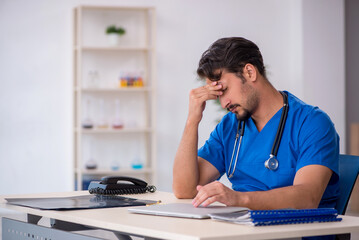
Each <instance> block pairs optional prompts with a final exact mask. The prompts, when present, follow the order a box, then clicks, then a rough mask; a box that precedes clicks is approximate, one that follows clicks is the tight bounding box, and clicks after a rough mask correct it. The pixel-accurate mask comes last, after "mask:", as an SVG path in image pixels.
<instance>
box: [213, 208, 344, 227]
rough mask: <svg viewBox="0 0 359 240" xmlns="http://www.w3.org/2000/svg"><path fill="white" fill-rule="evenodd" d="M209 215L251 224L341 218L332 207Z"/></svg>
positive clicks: (334, 219) (290, 222)
mask: <svg viewBox="0 0 359 240" xmlns="http://www.w3.org/2000/svg"><path fill="white" fill-rule="evenodd" d="M210 217H211V218H212V219H214V220H220V221H226V222H232V223H238V224H246V225H252V226H266V225H279V224H297V223H313V222H337V221H341V220H342V218H339V217H338V211H337V210H336V209H334V208H315V209H279V210H247V211H239V212H231V213H218V214H211V215H210Z"/></svg>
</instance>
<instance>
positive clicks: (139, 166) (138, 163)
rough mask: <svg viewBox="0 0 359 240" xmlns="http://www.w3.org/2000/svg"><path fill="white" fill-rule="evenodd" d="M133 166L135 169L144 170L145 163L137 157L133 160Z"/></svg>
mask: <svg viewBox="0 0 359 240" xmlns="http://www.w3.org/2000/svg"><path fill="white" fill-rule="evenodd" d="M131 166H132V168H133V169H142V168H143V163H142V160H141V158H140V157H138V156H136V157H134V158H133V160H132V163H131Z"/></svg>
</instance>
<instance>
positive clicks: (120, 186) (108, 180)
mask: <svg viewBox="0 0 359 240" xmlns="http://www.w3.org/2000/svg"><path fill="white" fill-rule="evenodd" d="M155 191H156V187H155V186H151V185H148V184H147V183H146V182H145V181H143V180H141V179H137V178H132V177H123V176H117V177H103V178H101V181H91V183H90V185H89V192H90V193H91V194H97V195H120V194H138V193H146V192H155Z"/></svg>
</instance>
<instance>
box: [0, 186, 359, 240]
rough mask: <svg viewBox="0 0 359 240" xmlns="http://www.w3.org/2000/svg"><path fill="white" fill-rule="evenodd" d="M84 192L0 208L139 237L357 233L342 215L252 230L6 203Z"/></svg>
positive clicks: (167, 198)
mask: <svg viewBox="0 0 359 240" xmlns="http://www.w3.org/2000/svg"><path fill="white" fill-rule="evenodd" d="M84 194H88V193H87V192H68V193H52V194H32V195H16V196H15V195H12V196H1V197H0V208H5V209H12V210H15V211H18V212H22V213H26V214H31V215H36V216H41V217H46V218H50V219H56V220H60V221H65V222H69V223H73V224H76V223H77V224H82V225H86V226H90V227H92V228H94V229H106V230H109V231H113V232H122V233H128V234H130V235H137V236H138V235H141V236H145V237H148V238H158V239H178V240H186V239H188V240H200V239H208V240H209V239H211V240H213V239H221V240H229V239H281V238H296V237H301V236H316V235H330V234H342V233H350V232H354V231H358V230H359V217H350V216H342V217H343V220H342V221H341V222H329V223H313V224H295V225H278V226H265V227H253V226H243V225H237V224H231V223H224V222H217V221H213V220H210V219H206V220H195V219H184V218H172V217H160V216H150V215H142V214H133V213H129V212H128V211H127V208H104V209H91V210H76V211H44V210H38V209H32V208H27V207H20V206H14V205H10V204H7V203H6V200H5V199H4V198H6V197H66V196H74V195H84ZM126 196H128V197H133V198H139V199H149V200H161V201H162V202H163V203H172V202H190V200H178V199H176V198H175V197H174V195H173V194H172V193H164V192H156V193H148V194H141V195H126Z"/></svg>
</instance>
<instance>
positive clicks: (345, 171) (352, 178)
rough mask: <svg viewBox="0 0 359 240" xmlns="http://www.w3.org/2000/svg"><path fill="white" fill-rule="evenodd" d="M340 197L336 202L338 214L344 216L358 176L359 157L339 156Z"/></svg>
mask: <svg viewBox="0 0 359 240" xmlns="http://www.w3.org/2000/svg"><path fill="white" fill-rule="evenodd" d="M339 174H340V179H339V186H340V196H339V199H338V201H337V207H336V209H337V210H338V213H339V214H341V215H344V214H345V211H346V210H347V206H348V202H349V198H350V195H351V193H352V191H353V188H354V184H355V182H356V179H357V177H358V174H359V156H351V155H344V154H340V155H339Z"/></svg>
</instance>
